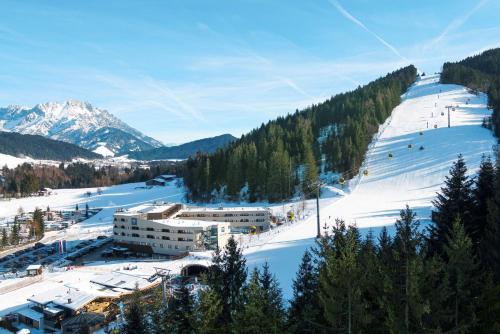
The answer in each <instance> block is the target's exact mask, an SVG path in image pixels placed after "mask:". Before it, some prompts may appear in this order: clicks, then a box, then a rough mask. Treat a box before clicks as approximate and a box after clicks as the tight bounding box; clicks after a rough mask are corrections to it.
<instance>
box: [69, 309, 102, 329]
mask: <svg viewBox="0 0 500 334" xmlns="http://www.w3.org/2000/svg"><path fill="white" fill-rule="evenodd" d="M104 320H105V317H104V315H102V314H99V313H94V312H84V313H80V314H78V315H76V316H74V317H71V318H67V319H64V320H63V321H62V322H61V332H62V334H71V333H93V332H95V331H97V330H99V329H100V328H101V327H102V325H103V324H104Z"/></svg>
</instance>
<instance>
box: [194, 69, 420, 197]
mask: <svg viewBox="0 0 500 334" xmlns="http://www.w3.org/2000/svg"><path fill="white" fill-rule="evenodd" d="M416 75H417V71H416V68H415V67H414V66H408V67H405V68H402V69H400V70H398V71H395V72H392V73H389V74H387V75H386V76H385V77H382V78H380V79H377V80H375V81H373V82H371V83H369V84H367V85H365V86H363V87H359V88H357V89H356V90H354V91H352V92H348V93H343V94H338V95H336V96H334V97H332V98H330V99H329V100H327V101H325V102H322V103H319V104H317V105H313V106H311V107H309V108H306V109H304V110H302V111H296V112H295V113H294V114H289V115H287V116H286V117H280V118H278V119H276V120H273V121H270V122H268V123H267V124H263V125H262V126H261V127H259V128H258V129H255V130H253V131H251V132H250V133H248V134H247V135H244V136H242V138H241V139H239V140H237V141H235V142H233V143H232V144H231V145H229V146H228V147H227V148H225V149H223V150H217V151H216V152H215V153H213V154H208V155H207V154H205V155H199V156H196V157H194V158H191V159H189V160H188V162H187V168H186V174H185V182H186V186H187V188H188V190H189V194H188V196H189V198H190V199H192V200H195V201H200V200H201V201H210V200H212V199H213V197H214V194H217V196H219V197H225V198H229V199H231V200H236V201H238V200H241V199H243V200H249V201H258V200H269V201H272V202H275V201H281V200H285V199H288V198H290V197H292V196H293V195H294V194H296V193H297V192H300V193H303V194H305V195H306V197H308V196H311V193H312V192H313V191H314V184H315V183H316V181H317V176H318V169H321V171H323V172H337V173H340V174H342V175H344V177H346V178H350V177H352V176H353V175H354V174H355V171H357V169H358V167H359V166H360V164H361V162H362V160H363V156H364V154H365V152H366V149H367V146H368V144H369V142H370V141H371V138H372V135H373V134H375V133H376V132H377V129H378V127H379V125H380V124H382V123H383V122H384V121H385V120H386V118H387V117H388V116H389V115H390V114H391V111H392V109H393V108H394V107H396V106H397V105H398V104H399V103H400V101H401V95H402V94H403V93H404V92H405V91H406V90H407V89H408V87H409V86H410V85H411V84H412V83H413V82H414V81H415V78H416ZM242 189H243V191H242Z"/></svg>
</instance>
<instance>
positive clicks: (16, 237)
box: [10, 216, 19, 245]
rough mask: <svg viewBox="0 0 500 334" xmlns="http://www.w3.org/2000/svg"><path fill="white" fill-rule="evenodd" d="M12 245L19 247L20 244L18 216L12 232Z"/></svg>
mask: <svg viewBox="0 0 500 334" xmlns="http://www.w3.org/2000/svg"><path fill="white" fill-rule="evenodd" d="M10 244H11V245H17V244H19V223H18V222H17V216H16V217H15V219H14V223H13V224H12V227H11V230H10Z"/></svg>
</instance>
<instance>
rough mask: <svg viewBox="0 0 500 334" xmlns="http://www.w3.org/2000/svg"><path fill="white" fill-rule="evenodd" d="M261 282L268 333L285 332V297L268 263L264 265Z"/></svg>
mask: <svg viewBox="0 0 500 334" xmlns="http://www.w3.org/2000/svg"><path fill="white" fill-rule="evenodd" d="M259 280H260V285H261V289H262V297H263V303H262V308H263V312H264V314H265V315H266V317H265V324H266V326H267V328H268V330H267V332H272V333H281V332H284V328H285V310H284V307H283V296H282V293H281V289H280V287H279V284H278V281H277V280H276V277H275V276H274V275H272V274H271V272H270V270H269V264H268V263H267V262H266V263H265V264H264V267H263V269H262V275H261V276H260V278H259Z"/></svg>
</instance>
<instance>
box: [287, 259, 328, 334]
mask: <svg viewBox="0 0 500 334" xmlns="http://www.w3.org/2000/svg"><path fill="white" fill-rule="evenodd" d="M318 278H319V277H318V270H317V268H316V267H315V266H314V263H313V258H312V255H311V252H309V250H306V251H305V252H304V255H303V256H302V262H301V264H300V267H299V270H298V272H297V274H296V277H295V279H294V281H293V297H292V300H291V301H290V307H289V309H288V320H287V324H288V331H289V332H291V333H317V332H318V329H317V327H318V323H319V322H320V320H319V319H320V318H321V314H320V311H319V310H320V305H319V299H318Z"/></svg>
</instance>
